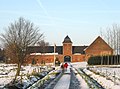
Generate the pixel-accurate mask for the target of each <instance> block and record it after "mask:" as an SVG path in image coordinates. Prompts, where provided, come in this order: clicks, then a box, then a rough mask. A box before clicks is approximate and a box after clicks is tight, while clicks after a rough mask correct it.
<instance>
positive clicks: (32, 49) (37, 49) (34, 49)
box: [27, 46, 88, 54]
mask: <svg viewBox="0 0 120 89" xmlns="http://www.w3.org/2000/svg"><path fill="white" fill-rule="evenodd" d="M86 47H88V46H72V53H73V54H74V53H81V54H85V52H84V49H85V48H86ZM27 51H28V53H54V46H45V47H41V46H29V47H28V49H27ZM56 53H58V54H63V46H56Z"/></svg>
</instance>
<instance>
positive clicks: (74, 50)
mask: <svg viewBox="0 0 120 89" xmlns="http://www.w3.org/2000/svg"><path fill="white" fill-rule="evenodd" d="M87 47H88V46H72V53H73V54H75V53H81V54H85V51H84V49H85V48H87Z"/></svg>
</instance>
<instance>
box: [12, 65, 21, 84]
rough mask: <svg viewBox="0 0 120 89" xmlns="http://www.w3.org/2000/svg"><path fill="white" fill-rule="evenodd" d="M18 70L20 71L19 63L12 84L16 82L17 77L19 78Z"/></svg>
mask: <svg viewBox="0 0 120 89" xmlns="http://www.w3.org/2000/svg"><path fill="white" fill-rule="evenodd" d="M20 69H21V63H18V68H17V71H16V75H15V79H14V81H13V83H14V82H15V81H16V79H17V76H19V74H20Z"/></svg>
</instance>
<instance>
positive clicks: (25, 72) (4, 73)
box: [0, 64, 51, 88]
mask: <svg viewBox="0 0 120 89" xmlns="http://www.w3.org/2000/svg"><path fill="white" fill-rule="evenodd" d="M16 68H17V65H15V64H0V88H3V87H4V86H5V85H6V84H8V83H10V82H11V81H13V79H14V78H15V74H16ZM50 69H51V68H50V67H47V66H32V65H28V66H22V68H21V71H20V75H22V76H18V80H20V78H21V77H22V81H23V82H28V78H27V76H31V77H33V76H32V75H33V73H37V72H41V73H42V72H44V74H45V73H46V72H47V71H48V70H50ZM44 74H41V75H44ZM36 79H38V78H36ZM36 79H35V78H34V79H33V80H36Z"/></svg>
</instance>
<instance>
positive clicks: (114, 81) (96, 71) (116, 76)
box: [84, 66, 120, 89]
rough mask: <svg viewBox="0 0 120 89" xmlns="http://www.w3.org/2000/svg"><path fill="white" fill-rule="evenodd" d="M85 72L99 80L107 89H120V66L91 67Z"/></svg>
mask: <svg viewBox="0 0 120 89" xmlns="http://www.w3.org/2000/svg"><path fill="white" fill-rule="evenodd" d="M84 72H85V73H86V74H88V75H89V76H91V77H92V78H93V79H95V80H96V81H98V83H100V84H101V85H102V86H103V87H104V88H105V89H120V68H111V67H109V66H108V67H95V66H94V67H90V68H89V70H88V69H86V68H85V69H84Z"/></svg>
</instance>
